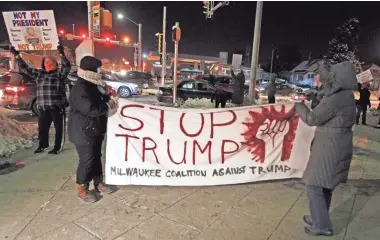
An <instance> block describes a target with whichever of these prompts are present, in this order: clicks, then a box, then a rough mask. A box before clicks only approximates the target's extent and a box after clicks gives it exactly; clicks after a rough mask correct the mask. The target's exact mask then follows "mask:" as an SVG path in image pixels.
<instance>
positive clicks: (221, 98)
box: [211, 88, 231, 108]
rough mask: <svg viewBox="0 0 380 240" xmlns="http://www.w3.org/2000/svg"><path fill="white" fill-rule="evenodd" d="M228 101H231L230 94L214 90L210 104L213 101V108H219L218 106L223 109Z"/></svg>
mask: <svg viewBox="0 0 380 240" xmlns="http://www.w3.org/2000/svg"><path fill="white" fill-rule="evenodd" d="M228 99H231V93H228V92H226V91H223V90H222V89H218V88H216V90H215V92H214V94H213V95H212V97H211V102H214V101H215V108H219V105H221V107H222V108H225V107H226V103H227V101H228Z"/></svg>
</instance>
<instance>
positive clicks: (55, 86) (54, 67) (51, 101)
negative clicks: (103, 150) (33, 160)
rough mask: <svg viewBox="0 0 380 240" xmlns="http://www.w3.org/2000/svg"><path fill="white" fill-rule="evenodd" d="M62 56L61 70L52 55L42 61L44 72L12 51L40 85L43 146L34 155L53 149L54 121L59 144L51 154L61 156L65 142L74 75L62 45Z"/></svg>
mask: <svg viewBox="0 0 380 240" xmlns="http://www.w3.org/2000/svg"><path fill="white" fill-rule="evenodd" d="M57 50H58V53H59V55H60V57H61V67H60V68H59V67H58V63H57V61H56V60H55V59H54V58H53V57H51V56H45V57H43V59H42V66H41V69H37V68H32V67H30V66H29V65H28V64H27V63H26V62H25V61H24V60H23V59H22V58H21V56H20V53H19V52H18V51H17V50H16V49H15V48H14V47H13V46H12V47H11V49H10V51H11V53H12V54H13V55H14V56H15V59H16V61H17V64H18V67H19V69H20V71H21V72H23V73H25V74H28V75H29V76H30V77H31V78H33V79H35V80H36V83H37V107H38V110H39V113H40V114H39V115H38V139H39V145H38V148H37V149H36V150H35V151H34V153H41V152H43V151H44V150H45V149H46V148H48V147H49V129H50V125H51V123H52V122H53V123H54V127H55V144H54V148H53V149H52V150H51V151H49V154H58V153H59V152H61V151H62V149H63V146H64V143H65V121H66V110H65V108H66V104H67V98H66V79H67V75H68V74H69V73H70V69H71V64H70V62H69V60H67V58H66V56H65V53H64V51H63V46H62V45H61V44H58V47H57Z"/></svg>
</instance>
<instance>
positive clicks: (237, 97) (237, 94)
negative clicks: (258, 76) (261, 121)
mask: <svg viewBox="0 0 380 240" xmlns="http://www.w3.org/2000/svg"><path fill="white" fill-rule="evenodd" d="M231 76H232V79H233V94H232V103H233V104H237V105H240V104H243V103H244V83H245V76H244V73H243V70H240V72H239V73H238V75H237V76H235V73H234V71H233V70H231Z"/></svg>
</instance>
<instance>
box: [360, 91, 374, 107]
mask: <svg viewBox="0 0 380 240" xmlns="http://www.w3.org/2000/svg"><path fill="white" fill-rule="evenodd" d="M359 93H360V98H359V100H358V102H357V104H359V105H360V106H361V107H363V108H367V107H368V106H369V107H371V100H370V97H371V92H370V91H369V90H368V88H363V89H360V90H359Z"/></svg>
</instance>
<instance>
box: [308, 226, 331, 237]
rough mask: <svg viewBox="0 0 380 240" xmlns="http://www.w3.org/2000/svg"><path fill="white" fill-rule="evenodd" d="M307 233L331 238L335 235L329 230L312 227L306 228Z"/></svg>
mask: <svg viewBox="0 0 380 240" xmlns="http://www.w3.org/2000/svg"><path fill="white" fill-rule="evenodd" d="M305 233H306V234H309V235H311V236H326V237H331V236H333V235H334V232H333V230H328V229H313V228H312V227H305Z"/></svg>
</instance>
